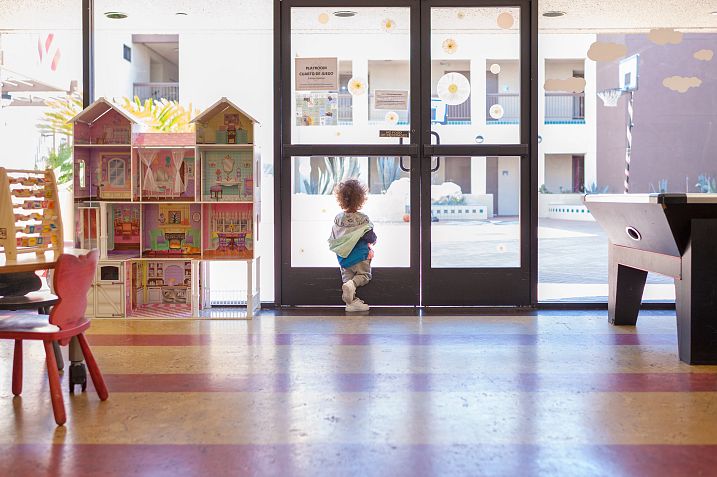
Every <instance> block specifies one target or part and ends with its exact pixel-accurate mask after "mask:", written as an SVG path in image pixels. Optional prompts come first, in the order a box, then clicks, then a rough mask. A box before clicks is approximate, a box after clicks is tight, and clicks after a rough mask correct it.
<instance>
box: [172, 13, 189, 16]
mask: <svg viewBox="0 0 717 477" xmlns="http://www.w3.org/2000/svg"><path fill="white" fill-rule="evenodd" d="M175 15H179V16H182V17H186V16H187V15H189V13H187V12H177V13H175Z"/></svg>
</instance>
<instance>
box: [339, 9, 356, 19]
mask: <svg viewBox="0 0 717 477" xmlns="http://www.w3.org/2000/svg"><path fill="white" fill-rule="evenodd" d="M334 16H335V17H339V18H348V17H354V16H356V12H354V11H351V10H339V11H337V12H334Z"/></svg>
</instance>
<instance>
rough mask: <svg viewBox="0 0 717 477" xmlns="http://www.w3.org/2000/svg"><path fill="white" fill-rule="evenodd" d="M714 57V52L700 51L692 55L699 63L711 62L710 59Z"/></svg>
mask: <svg viewBox="0 0 717 477" xmlns="http://www.w3.org/2000/svg"><path fill="white" fill-rule="evenodd" d="M714 55H715V52H714V51H712V50H700V51H696V52H695V54H694V55H692V56H694V57H695V59H696V60H700V61H712V57H713V56H714Z"/></svg>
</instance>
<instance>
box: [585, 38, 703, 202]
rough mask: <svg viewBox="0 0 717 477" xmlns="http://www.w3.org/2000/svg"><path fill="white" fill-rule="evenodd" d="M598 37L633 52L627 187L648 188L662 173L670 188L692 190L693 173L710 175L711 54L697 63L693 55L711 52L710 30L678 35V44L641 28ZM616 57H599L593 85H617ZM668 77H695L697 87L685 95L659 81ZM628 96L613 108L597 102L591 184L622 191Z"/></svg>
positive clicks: (610, 86)
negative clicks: (656, 39)
mask: <svg viewBox="0 0 717 477" xmlns="http://www.w3.org/2000/svg"><path fill="white" fill-rule="evenodd" d="M598 40H599V41H612V42H616V43H624V44H626V45H627V47H628V54H627V56H630V55H633V54H635V53H639V54H640V85H639V88H640V89H639V91H637V92H636V93H635V103H634V104H635V115H634V124H635V127H634V128H633V130H632V134H633V149H632V163H631V166H630V192H652V190H651V188H650V185H651V184H652V185H653V186H654V188H656V189H657V188H659V186H658V182H659V181H660V180H661V179H667V180H668V189H667V190H668V191H669V192H685V181H686V180H687V185H688V187H689V191H690V192H697V189H696V188H695V184H696V183H697V176H698V175H700V174H703V173H707V174H710V175H712V176H717V135H716V134H715V133H716V132H717V57H715V58H714V59H713V60H712V61H699V60H696V59H695V58H694V57H693V54H694V53H695V52H696V51H698V50H701V49H709V50H715V52H716V53H717V34H708V33H705V34H685V35H684V38H683V41H682V43H680V44H678V45H665V46H659V45H656V44H654V43H652V42H650V40H648V39H647V35H646V34H634V35H632V34H631V35H598ZM618 63H619V61H614V62H610V63H598V65H597V90H598V91H601V90H603V89H608V88H616V87H617V86H618V83H617V81H618ZM670 76H688V77H689V76H696V77H698V78H700V79H701V80H702V85H701V86H700V87H698V88H691V89H690V90H688V91H687V92H686V93H678V92H676V91H672V90H670V89H668V88H666V87H664V86H663V85H662V81H663V80H664V79H665V78H667V77H670ZM626 117H627V96H626V95H624V96H623V97H622V98H620V102H619V103H618V106H617V108H606V107H603V105H602V101H601V100H598V107H597V176H598V184H599V185H601V186H605V185H607V186H610V192H622V191H623V179H624V169H625V141H626V139H625V138H626Z"/></svg>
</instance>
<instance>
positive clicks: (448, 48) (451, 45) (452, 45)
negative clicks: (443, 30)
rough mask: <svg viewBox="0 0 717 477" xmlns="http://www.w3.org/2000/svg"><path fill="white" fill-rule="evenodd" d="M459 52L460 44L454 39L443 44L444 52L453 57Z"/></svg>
mask: <svg viewBox="0 0 717 477" xmlns="http://www.w3.org/2000/svg"><path fill="white" fill-rule="evenodd" d="M457 50H458V43H456V40H454V39H453V38H448V39H447V40H445V41H444V42H443V51H445V52H446V53H448V54H449V55H452V54H453V53H455V52H456V51H457Z"/></svg>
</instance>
